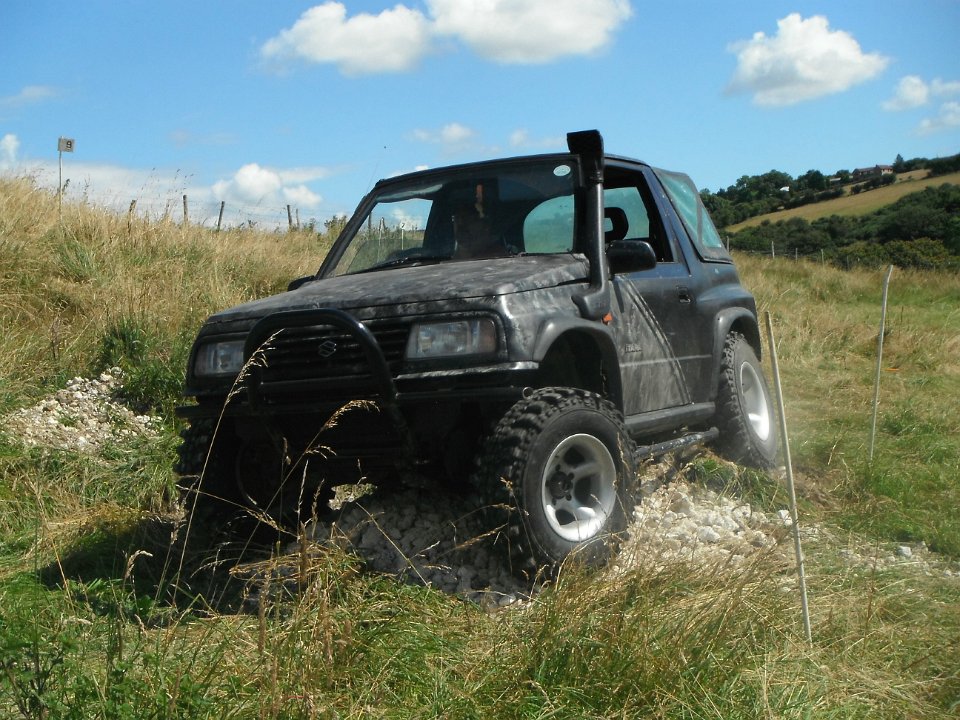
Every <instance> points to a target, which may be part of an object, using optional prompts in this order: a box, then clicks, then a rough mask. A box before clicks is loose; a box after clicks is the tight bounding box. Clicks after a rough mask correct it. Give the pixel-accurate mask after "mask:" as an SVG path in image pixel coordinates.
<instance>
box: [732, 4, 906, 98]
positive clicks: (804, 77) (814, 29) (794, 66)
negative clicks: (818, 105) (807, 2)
mask: <svg viewBox="0 0 960 720" xmlns="http://www.w3.org/2000/svg"><path fill="white" fill-rule="evenodd" d="M729 50H730V51H731V52H733V53H735V54H736V56H737V69H736V71H735V73H734V76H733V80H731V82H730V85H729V87H728V91H729V92H746V93H752V94H753V101H754V103H756V104H757V105H764V106H773V107H776V106H784V105H794V104H796V103H799V102H803V101H806V100H813V99H815V98H818V97H822V96H824V95H830V94H833V93H838V92H843V91H845V90H848V89H849V88H851V87H853V86H854V85H857V84H858V83H862V82H865V81H866V80H869V79H871V78H873V77H875V76H876V75H878V74H879V73H880V72H882V71H883V70H884V68H886V67H887V64H888V63H889V62H890V61H889V58H886V57H884V56H883V55H880V54H879V53H864V52H863V51H862V50H861V49H860V44H859V43H858V42H857V41H856V40H855V39H854V37H853V36H852V35H851V34H850V33H848V32H845V31H843V30H831V29H830V23H829V21H828V20H827V18H825V17H823V16H822V15H814V16H813V17H810V18H808V19H804V18H802V17H801V16H800V15H799V13H792V14H790V15H788V16H787V17H785V18H783V19H782V20H778V21H777V34H776V35H774V36H772V37H768V36H767V35H765V34H764V33H762V32H757V33H755V34H754V36H753V37H752V38H751V39H750V40H745V41H740V42H736V43H733V44H732V45H730V46H729Z"/></svg>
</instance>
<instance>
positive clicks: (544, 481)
mask: <svg viewBox="0 0 960 720" xmlns="http://www.w3.org/2000/svg"><path fill="white" fill-rule="evenodd" d="M634 455H635V453H634V445H633V441H632V440H631V439H630V437H629V435H628V434H627V431H626V428H625V427H624V424H623V419H622V417H621V416H620V413H619V412H618V411H617V410H616V408H615V407H614V406H613V405H612V404H611V403H610V402H608V401H607V400H604V399H603V398H601V397H600V396H599V395H596V394H594V393H590V392H586V391H583V390H577V389H572V388H543V389H540V390H537V391H535V392H534V393H533V394H532V395H531V396H530V397H529V398H525V399H523V400H520V401H519V402H517V403H516V404H515V405H514V406H513V407H512V408H511V409H510V410H509V411H508V412H507V413H506V415H504V416H503V418H502V419H501V420H500V422H499V423H498V425H497V427H496V429H495V430H494V433H493V435H492V436H491V437H490V438H489V439H488V441H487V446H486V455H485V460H484V464H483V467H484V475H485V477H484V478H483V481H484V482H485V483H486V484H487V485H488V487H489V486H491V485H492V486H494V487H497V486H499V487H503V488H504V490H505V491H506V501H507V504H508V505H509V507H510V519H509V523H508V528H509V536H510V542H511V554H512V555H513V557H514V559H516V560H518V561H519V564H520V567H521V568H522V569H525V570H526V569H531V568H538V567H541V566H548V567H549V566H553V565H556V564H559V563H560V562H562V561H563V560H564V559H565V558H566V557H567V556H568V555H570V554H571V553H574V552H576V554H577V558H578V559H579V560H581V561H582V562H584V563H585V564H588V565H599V564H602V563H603V562H604V561H605V560H606V558H607V557H608V555H609V552H610V548H611V547H612V546H613V545H614V544H615V543H616V540H617V539H618V536H619V535H620V534H621V533H622V532H623V531H624V530H625V529H626V525H627V519H628V516H629V512H630V510H631V509H632V502H631V497H632V495H631V490H632V488H633V483H634V480H635V474H636V471H635V466H634Z"/></svg>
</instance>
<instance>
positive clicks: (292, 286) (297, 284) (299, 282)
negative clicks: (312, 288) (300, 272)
mask: <svg viewBox="0 0 960 720" xmlns="http://www.w3.org/2000/svg"><path fill="white" fill-rule="evenodd" d="M316 279H317V276H316V275H307V276H306V277H302V278H297V279H296V280H292V281H291V282H290V284H289V285H287V292H290V291H291V290H296V289H297V288H298V287H301V286H303V285H306V284H307V283H308V282H310V281H311V280H316Z"/></svg>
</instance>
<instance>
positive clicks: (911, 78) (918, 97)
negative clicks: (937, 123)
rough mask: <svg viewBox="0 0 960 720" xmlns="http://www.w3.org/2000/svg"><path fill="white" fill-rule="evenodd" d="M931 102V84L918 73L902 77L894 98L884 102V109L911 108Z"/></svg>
mask: <svg viewBox="0 0 960 720" xmlns="http://www.w3.org/2000/svg"><path fill="white" fill-rule="evenodd" d="M928 102H930V86H929V85H927V84H926V83H925V82H924V81H923V79H922V78H919V77H917V76H916V75H907V76H906V77H904V78H901V80H900V83H899V84H898V85H897V91H896V93H895V94H894V96H893V97H892V98H890V99H889V100H887V101H886V102H885V103H883V108H884V110H909V109H910V108H915V107H920V106H922V105H926V104H927V103H928Z"/></svg>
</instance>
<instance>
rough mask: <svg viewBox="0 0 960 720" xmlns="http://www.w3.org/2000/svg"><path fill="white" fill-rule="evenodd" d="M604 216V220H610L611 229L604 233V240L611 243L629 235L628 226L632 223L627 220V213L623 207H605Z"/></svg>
mask: <svg viewBox="0 0 960 720" xmlns="http://www.w3.org/2000/svg"><path fill="white" fill-rule="evenodd" d="M603 217H604V220H609V221H610V229H609V230H607V231H606V232H605V233H604V234H603V239H604V242H608V243H611V242H615V241H617V240H623V239H624V238H625V237H626V236H627V228H628V227H629V226H630V224H629V223H628V222H627V213H625V212H624V210H623V208H619V207H608V208H604V210H603ZM604 225H606V223H604Z"/></svg>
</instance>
